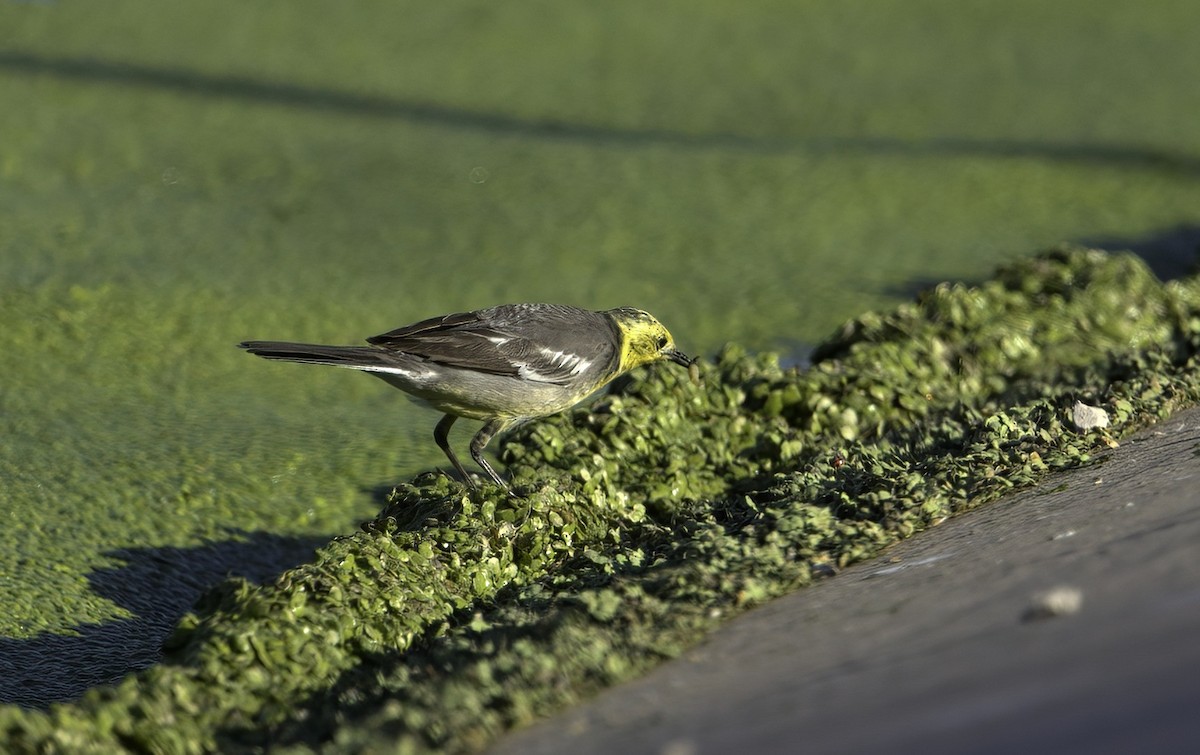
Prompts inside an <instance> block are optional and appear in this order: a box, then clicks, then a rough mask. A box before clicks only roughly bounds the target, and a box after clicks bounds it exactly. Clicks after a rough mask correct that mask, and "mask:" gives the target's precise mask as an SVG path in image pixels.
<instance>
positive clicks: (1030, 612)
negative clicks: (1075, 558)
mask: <svg viewBox="0 0 1200 755" xmlns="http://www.w3.org/2000/svg"><path fill="white" fill-rule="evenodd" d="M1082 607H1083V591H1082V590H1080V589H1079V588H1077V587H1068V586H1065V585H1060V586H1058V587H1053V588H1051V589H1049V590H1045V591H1044V592H1039V593H1037V594H1035V595H1034V596H1033V599H1032V600H1031V601H1030V603H1029V607H1028V608H1026V609H1025V613H1024V614H1023V615H1022V617H1021V618H1022V620H1023V621H1039V620H1041V619H1053V618H1055V617H1057V616H1070V615H1072V614H1076V613H1079V609H1080V608H1082Z"/></svg>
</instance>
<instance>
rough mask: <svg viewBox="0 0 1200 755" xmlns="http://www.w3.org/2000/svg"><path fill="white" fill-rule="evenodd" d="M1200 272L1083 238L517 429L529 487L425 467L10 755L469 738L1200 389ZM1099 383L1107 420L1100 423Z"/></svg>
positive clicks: (392, 745)
mask: <svg viewBox="0 0 1200 755" xmlns="http://www.w3.org/2000/svg"><path fill="white" fill-rule="evenodd" d="M1198 352H1200V282H1198V281H1197V279H1194V278H1193V279H1189V280H1185V281H1182V282H1173V283H1168V284H1162V283H1160V282H1159V281H1157V280H1156V279H1155V278H1154V276H1153V275H1151V273H1150V272H1149V271H1148V270H1147V269H1146V267H1145V266H1144V265H1143V264H1142V263H1141V262H1140V261H1139V260H1138V259H1136V258H1134V257H1132V256H1129V255H1119V254H1118V255H1110V254H1106V253H1103V252H1099V251H1095V250H1087V249H1079V248H1062V249H1057V250H1053V251H1051V252H1047V253H1044V254H1041V255H1038V256H1035V257H1033V258H1030V259H1027V260H1023V261H1020V262H1017V263H1015V264H1013V265H1010V266H1007V267H1005V268H1003V269H1001V270H999V271H998V272H997V274H996V276H995V277H994V278H993V279H992V280H989V281H987V282H985V283H983V284H981V285H978V286H967V285H964V284H949V283H947V284H941V285H938V286H936V287H934V288H932V289H930V290H928V291H926V292H924V293H923V294H921V295H920V296H919V297H917V299H916V300H915V301H913V302H911V303H909V304H906V305H904V306H901V307H899V308H897V309H895V310H893V311H891V312H885V313H868V314H864V315H863V316H861V317H859V318H857V319H855V320H853V321H851V322H849V323H847V324H846V325H845V326H843V327H842V328H841V329H840V330H839V331H838V332H837V333H836V334H834V336H833V337H831V338H830V339H829V340H828V341H826V342H825V343H824V344H822V345H821V346H820V347H819V348H818V349H817V350H816V352H815V355H814V363H813V365H812V366H811V367H809V368H807V369H785V368H784V367H782V366H781V364H780V361H779V359H778V357H776V356H775V355H772V354H748V353H746V352H745V351H743V350H742V349H740V348H738V347H737V346H734V345H731V346H728V347H726V348H725V349H723V350H722V351H721V352H720V353H719V354H717V355H716V356H715V357H714V358H713V359H711V360H709V361H706V362H704V363H703V364H701V365H700V366H699V370H698V371H699V375H698V379H693V378H694V377H696V376H695V375H688V374H686V373H682V371H678V372H676V371H670V370H654V371H643V372H639V373H636V374H633V375H630V376H627V377H626V378H624V379H622V380H621V381H620V382H619V383H618V384H617V385H615V386H614V387H613V390H612V392H611V393H610V394H609V395H608V396H607V397H605V398H604V399H603V400H601V401H599V402H597V403H595V404H593V405H591V406H587V407H584V408H581V409H578V410H576V411H573V412H571V413H568V414H565V415H562V416H560V417H557V418H555V419H552V420H548V421H544V422H539V423H536V424H532V425H529V426H527V427H525V428H522V429H521V430H519V431H518V432H516V433H514V434H513V435H511V436H510V437H508V438H507V439H506V440H505V442H504V445H503V448H502V458H503V461H504V462H505V463H506V464H507V465H508V468H509V470H510V473H511V474H512V475H513V480H514V483H515V485H516V487H517V489H518V490H519V491H520V492H521V494H522V496H523V497H521V498H516V499H512V498H507V497H504V496H502V495H501V494H500V493H499V492H498V491H492V492H491V493H487V494H485V495H483V496H482V497H480V498H476V499H472V498H470V497H468V496H466V495H465V494H464V493H463V491H462V489H461V488H460V487H459V486H458V485H457V484H454V483H452V482H450V481H449V480H447V479H446V478H444V477H441V476H437V475H424V476H421V477H418V478H416V479H414V480H412V481H411V482H410V483H407V484H404V485H401V486H400V487H398V488H397V489H396V490H395V491H393V493H392V495H391V497H390V501H389V503H388V505H387V506H386V507H385V508H384V510H383V511H381V512H380V514H379V515H378V517H377V518H375V519H374V520H372V521H370V522H367V523H365V524H364V525H363V527H362V530H361V531H360V532H358V533H355V534H353V535H349V536H346V537H342V538H339V539H337V540H334V541H333V542H331V543H329V544H328V545H327V546H326V547H325V548H323V549H322V550H321V551H320V552H319V554H318V556H317V558H316V559H315V560H314V561H312V562H311V563H308V564H305V565H303V566H300V567H298V568H296V569H293V570H292V571H290V572H287V573H285V574H284V575H283V576H282V577H280V578H279V579H278V580H277V581H276V582H275V583H274V584H270V585H265V586H261V587H256V586H253V585H251V584H249V583H247V582H245V581H242V580H230V581H227V582H225V583H223V584H220V585H218V586H216V587H214V588H213V589H211V590H210V591H209V592H208V593H207V594H206V595H205V596H204V597H203V598H202V599H201V600H200V601H199V603H198V604H197V605H196V607H195V610H194V611H193V613H191V614H189V615H188V616H187V617H186V618H185V619H184V620H183V621H182V622H181V623H180V624H179V626H178V627H177V628H176V630H175V632H174V634H173V635H172V636H171V638H170V639H169V641H168V642H167V644H166V647H165V648H164V661H163V663H161V664H160V665H158V666H156V667H154V668H152V669H149V670H147V671H144V672H141V673H138V674H135V675H131V676H129V677H127V678H126V679H125V680H124V681H122V682H121V683H120V684H118V685H116V686H114V687H111V688H104V689H96V690H92V691H91V692H89V693H88V694H87V695H86V696H85V697H84V698H83V699H81V700H80V701H78V702H76V703H73V704H63V705H56V706H54V707H52V708H51V709H50V710H49V711H47V712H37V711H23V710H19V709H16V708H11V707H8V708H4V709H2V710H0V741H2V742H3V747H4V749H6V750H7V751H12V752H52V751H72V752H82V751H88V750H94V751H111V750H118V749H126V750H131V751H144V752H164V753H167V752H169V753H175V752H183V753H186V752H206V751H229V750H251V751H254V750H266V749H287V750H291V751H314V750H322V751H333V752H339V751H362V750H370V749H373V748H384V747H386V749H388V750H394V751H400V752H406V751H412V752H416V751H424V750H451V751H464V750H474V749H478V748H480V747H482V746H484V745H486V744H487V743H488V742H489V741H491V740H492V739H493V738H494V737H495V736H497V735H498V734H499V733H501V732H503V731H505V730H506V729H509V728H511V727H513V726H517V725H520V724H523V723H526V722H528V721H530V720H532V719H534V718H536V717H537V716H540V715H544V714H546V713H548V712H550V711H552V710H555V709H557V708H560V707H562V706H564V705H567V704H570V703H571V702H573V701H576V700H579V699H581V698H583V697H585V696H587V695H588V694H590V693H592V692H593V691H595V690H596V689H599V688H601V687H603V686H605V685H609V684H612V683H614V682H617V681H620V680H622V679H627V678H629V677H631V676H633V675H636V674H638V673H641V672H643V671H645V670H646V669H648V668H650V667H652V666H653V665H654V664H656V663H659V662H661V661H662V660H664V659H666V658H670V657H672V656H674V655H677V654H678V653H679V652H681V651H682V650H683V649H685V648H686V647H688V646H689V644H691V643H694V642H695V641H696V640H697V639H698V638H699V637H700V636H702V634H703V633H704V632H705V631H707V630H708V629H710V628H712V627H713V626H714V625H715V624H716V623H717V622H719V621H722V620H724V619H725V618H727V617H729V616H731V615H733V614H735V613H737V612H738V611H740V610H743V609H745V608H746V607H748V606H752V605H756V604H759V603H762V602H763V601H766V600H769V599H771V598H773V597H775V596H778V595H780V594H783V593H785V592H787V591H789V590H793V589H795V588H796V587H798V586H802V585H805V584H808V583H810V582H811V581H813V580H814V579H818V578H821V577H823V576H825V575H828V574H830V573H832V572H834V571H835V570H836V568H838V567H842V566H845V565H847V564H850V563H853V562H855V561H859V560H861V559H864V558H869V557H871V556H873V555H875V554H877V553H878V552H879V551H880V550H881V549H882V548H884V547H886V546H887V545H889V544H891V543H894V542H895V541H897V540H898V539H901V538H904V537H908V536H911V535H912V534H914V533H916V532H919V531H921V530H923V529H926V528H928V527H931V526H935V525H936V524H937V523H939V522H940V521H942V520H944V519H945V518H946V517H949V516H953V515H955V514H958V513H961V512H963V511H966V510H969V509H971V508H974V507H977V506H980V505H982V504H984V503H986V502H989V501H992V500H995V499H997V498H999V497H1000V496H1003V495H1005V494H1007V493H1009V492H1010V491H1012V490H1014V489H1018V488H1022V487H1027V486H1030V485H1036V484H1038V483H1039V482H1040V481H1042V480H1044V479H1046V477H1047V475H1049V474H1050V473H1052V472H1053V471H1054V470H1057V469H1062V468H1065V467H1071V466H1076V465H1079V464H1085V463H1089V462H1090V461H1091V460H1092V458H1093V454H1094V453H1095V452H1096V451H1097V450H1098V449H1103V448H1105V447H1106V446H1107V445H1109V444H1111V443H1113V442H1115V440H1116V439H1118V438H1120V437H1122V436H1124V435H1126V434H1128V433H1129V432H1131V431H1133V430H1135V429H1137V428H1139V427H1141V426H1143V425H1145V424H1147V423H1150V422H1153V421H1155V420H1156V419H1158V418H1161V417H1165V416H1167V415H1168V414H1170V413H1171V412H1172V411H1174V410H1176V409H1178V408H1180V407H1183V406H1187V405H1191V404H1194V403H1196V399H1197V396H1198V395H1200V370H1197V369H1196V358H1197V353H1198ZM1077 401H1082V402H1083V403H1085V404H1087V405H1090V406H1095V407H1099V408H1102V409H1104V410H1105V411H1106V412H1107V413H1108V415H1109V417H1110V424H1109V426H1108V427H1106V428H1100V427H1096V428H1092V429H1090V430H1087V431H1080V430H1078V429H1077V428H1076V426H1075V424H1074V423H1073V420H1072V408H1073V407H1074V405H1075V403H1076V402H1077Z"/></svg>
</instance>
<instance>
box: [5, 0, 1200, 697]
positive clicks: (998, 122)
mask: <svg viewBox="0 0 1200 755" xmlns="http://www.w3.org/2000/svg"><path fill="white" fill-rule="evenodd" d="M1197 28H1200V5H1197V4H1196V3H1195V2H1194V0H1178V1H1176V2H1170V1H1168V0H1160V1H1159V2H1155V3H1152V4H1146V3H1135V2H1117V1H1114V0H1060V1H1059V2H1054V3H1046V2H1040V1H1039V2H1033V1H1032V0H1009V1H1007V2H971V3H962V2H951V1H950V0H938V1H932V0H925V1H920V0H908V1H907V2H898V1H892V0H839V1H834V0H825V1H821V2H817V1H810V2H786V3H785V2H760V1H751V2H741V3H730V2H711V1H708V2H705V1H698V0H691V1H690V2H686V3H685V2H658V3H641V2H628V1H623V0H619V1H616V2H607V3H587V2H562V1H559V2H520V3H492V2H444V3H410V2H395V1H394V0H390V1H388V2H375V1H367V0H363V1H361V2H353V3H333V2H317V1H316V0H274V1H263V2H255V3H244V2H232V1H231V0H210V2H205V3H181V2H169V3H162V2H147V1H146V0H115V1H113V2H95V1H94V0H92V1H85V0H59V1H57V2H11V1H7V2H0V326H2V329H0V354H2V357H3V358H2V360H0V515H2V516H3V517H4V526H3V527H2V528H0V605H3V606H4V610H3V611H2V612H0V672H14V670H20V672H19V673H18V675H17V676H15V677H12V679H15V680H16V681H11V680H10V681H9V682H5V683H0V701H16V702H24V703H27V704H39V703H42V702H44V701H46V700H50V699H57V698H62V697H69V696H71V695H73V694H77V693H78V691H80V690H81V689H83V688H85V687H86V686H88V685H90V684H94V683H98V682H102V681H105V680H106V679H110V678H114V677H115V676H119V675H120V674H121V673H123V672H124V671H125V670H127V669H128V668H130V667H131V666H138V665H145V664H146V663H149V662H151V661H152V660H153V658H154V654H155V649H156V648H157V644H158V642H159V641H160V640H161V638H162V635H163V634H164V633H165V632H166V631H167V629H168V628H169V627H170V626H171V625H172V624H173V623H174V621H175V620H176V619H177V618H178V616H179V615H180V613H181V612H182V611H184V610H186V609H187V607H188V606H189V605H190V603H191V601H192V600H193V599H194V598H195V596H196V594H197V592H198V591H199V590H201V589H203V588H204V587H205V586H207V585H210V584H212V583H213V582H214V581H216V580H218V579H220V578H221V577H222V576H223V575H225V574H227V573H229V574H242V575H246V576H249V577H251V578H254V579H265V578H269V577H270V576H271V575H273V574H275V573H278V572H279V571H280V570H281V569H283V568H286V567H287V566H289V565H291V564H294V563H298V562H299V561H302V560H304V559H306V558H307V554H308V553H309V552H310V550H311V548H312V547H313V546H314V545H315V544H318V543H320V542H323V541H324V540H326V539H327V538H328V537H330V536H333V535H336V534H337V533H344V532H348V531H351V530H353V529H354V527H355V526H356V524H357V522H358V521H360V520H362V519H364V518H367V517H369V516H371V515H372V514H373V513H374V512H375V511H376V510H377V509H378V508H379V506H380V503H381V500H382V498H381V496H382V495H383V494H385V493H386V490H387V489H388V487H389V485H390V484H392V483H395V482H397V481H399V480H402V479H405V478H407V477H409V476H410V475H412V474H413V473H415V472H417V471H420V470H423V469H428V468H430V467H433V466H437V465H441V464H442V463H443V461H444V458H443V457H442V456H441V454H440V452H439V451H438V450H437V448H436V447H435V446H434V445H433V443H432V442H431V433H432V428H433V424H434V422H435V421H436V419H437V417H436V415H435V414H433V413H432V412H428V411H426V410H422V409H420V408H417V407H415V406H412V405H410V404H408V403H407V402H405V401H404V400H403V398H402V396H401V394H399V393H398V392H396V391H394V390H393V389H390V388H388V387H387V386H385V385H384V384H383V383H381V382H378V381H374V380H370V379H368V378H366V377H360V376H354V375H351V374H348V373H346V372H344V371H340V370H321V369H316V368H308V367H302V366H298V365H277V364H269V363H266V362H262V361H261V360H256V359H253V358H251V357H248V356H247V355H245V354H243V353H241V352H239V351H238V350H237V349H235V348H234V344H236V343H237V342H238V341H240V340H242V339H246V338H268V339H285V340H307V341H323V342H329V343H356V342H359V341H361V339H362V338H364V337H366V336H369V335H372V334H375V333H380V332H384V331H386V330H389V329H391V328H393V327H396V326H399V325H402V324H405V323H408V322H411V321H414V320H417V319H421V318H425V317H428V316H432V315H436V314H441V313H444V312H450V311H458V310H463V309H473V308H478V307H483V306H489V305H492V304H497V303H502V302H514V301H554V302H562V303H569V304H575V305H579V306H586V307H594V308H607V307H613V306H620V305H632V306H638V307H642V308H645V309H648V310H650V311H652V312H653V313H654V314H656V315H657V316H658V317H659V318H660V319H662V320H663V321H664V322H665V323H666V324H667V325H668V327H670V328H671V330H672V331H673V333H674V335H675V337H676V340H677V341H678V342H679V344H680V345H681V347H682V348H683V349H684V350H686V351H688V352H689V353H690V352H695V353H699V354H705V353H710V352H712V351H713V350H715V349H716V348H718V347H719V346H720V345H721V344H722V343H724V342H726V341H731V340H732V341H738V342H741V343H744V344H746V345H748V346H750V347H752V348H757V349H767V348H770V349H781V350H783V351H785V352H787V353H789V354H793V355H795V354H798V353H801V352H802V349H803V346H804V345H805V344H812V343H814V342H816V341H817V340H819V339H820V338H821V337H822V336H824V335H825V334H826V333H828V332H829V331H830V330H831V329H833V328H834V327H836V326H837V325H838V324H839V323H840V322H841V321H843V320H844V319H846V318H848V317H851V316H854V315H855V314H857V313H859V312H861V311H862V310H864V309H872V308H880V307H886V306H889V305H891V304H893V303H895V302H897V301H899V300H901V299H903V298H907V297H908V296H909V295H911V293H912V292H913V291H915V290H916V289H918V288H919V287H921V286H922V285H924V284H926V283H929V282H933V281H937V280H941V279H946V278H951V279H962V278H965V279H977V278H982V277H984V276H986V275H987V274H988V272H989V271H990V270H991V268H992V267H993V266H994V265H995V264H996V263H997V262H998V261H1000V260H1004V259H1009V258H1012V257H1014V256H1019V255H1024V254H1028V253H1030V252H1033V251H1035V250H1037V249H1040V248H1042V247H1045V246H1048V245H1051V244H1054V243H1057V242H1059V241H1063V240H1073V241H1087V242H1094V243H1100V244H1103V245H1106V246H1108V247H1110V248H1129V247H1132V248H1135V249H1137V250H1139V251H1141V252H1142V253H1143V254H1144V255H1145V256H1147V258H1148V259H1150V260H1151V262H1152V263H1153V264H1154V265H1155V266H1156V268H1157V269H1158V270H1159V271H1160V273H1161V274H1163V275H1172V274H1177V273H1179V272H1182V270H1183V269H1184V267H1185V266H1186V264H1187V261H1188V259H1189V255H1190V254H1191V252H1192V251H1193V250H1194V248H1195V247H1196V245H1197V243H1198V242H1200V129H1198V128H1197V127H1196V125H1195V124H1197V123H1200V86H1197V82H1200V56H1198V55H1196V54H1194V52H1193V48H1194V46H1195V39H1194V37H1195V31H1196V29H1197ZM460 424H461V426H460V427H457V428H456V432H455V435H454V438H453V440H454V441H455V442H456V443H459V444H462V443H463V441H465V439H466V437H467V436H468V434H469V433H470V432H473V431H474V427H473V426H471V425H470V423H460ZM29 669H35V670H36V672H35V671H30V670H29ZM14 673H15V672H14ZM5 676H11V673H0V677H5Z"/></svg>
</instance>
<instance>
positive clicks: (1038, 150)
mask: <svg viewBox="0 0 1200 755" xmlns="http://www.w3.org/2000/svg"><path fill="white" fill-rule="evenodd" d="M0 71H5V72H8V73H10V74H25V75H29V76H53V77H56V78H59V79H70V80H74V81H79V82H84V83H95V84H101V85H115V86H126V87H137V88H142V89H154V90H159V91H169V92H176V93H179V94H183V95H187V96H193V97H208V98H219V99H236V100H244V101H247V102H251V103H260V104H268V105H280V106H285V107H292V108H303V109H307V110H314V111H319V110H325V111H334V112H339V113H343V114H346V115H356V116H367V117H375V118H390V119H396V120H402V121H408V122H411V123H424V124H429V125H433V126H442V127H447V128H457V129H465V130H472V131H480V132H485V133H490V134H496V135H512V136H521V137H529V138H539V139H555V140H560V141H572V142H587V143H594V144H618V145H629V146H642V145H659V146H670V147H678V148H686V149H733V150H743V151H748V152H763V153H778V152H796V151H801V152H806V153H810V154H826V153H864V154H894V155H900V156H912V157H995V158H1023V159H1034V160H1042V161H1047V162H1064V163H1083V164H1094V165H1099V166H1106V167H1115V168H1131V169H1148V170H1156V171H1163V172H1167V173H1177V174H1182V175H1188V176H1193V177H1194V176H1197V175H1200V155H1192V154H1187V153H1182V152H1172V151H1170V150H1166V149H1158V148H1154V147H1145V146H1140V145H1127V144H1104V143H1095V144H1075V143H1066V142H1049V141H1034V140H1019V139H972V138H964V137H932V138H928V139H900V138H893V137H840V136H827V137H811V138H805V139H789V138H777V137H769V136H767V137H761V136H752V135H744V134H738V133H694V132H688V131H680V130H672V129H665V128H637V127H626V126H619V125H603V124H590V123H579V122H569V121H561V120H554V119H527V118H521V117H519V116H515V115H510V114H506V113H498V112H486V111H479V110H469V109H465V108H461V107H456V106H454V105H445V104H438V103H434V102H417V101H412V100H403V99H396V98H393V97H389V96H386V95H372V94H366V93H359V92H350V91H343V90H339V89H334V88H329V87H321V86H309V85H305V84H292V83H287V82H281V81H270V80H262V79H256V78H253V77H251V76H244V75H237V74H210V73H201V72H197V71H189V70H187V69H182V68H163V67H155V66H148V65H144V64H140V63H128V62H121V61H112V60H103V59H100V58H92V57H62V56H51V55H42V54H38V53H33V52H25V51H20V50H8V51H0Z"/></svg>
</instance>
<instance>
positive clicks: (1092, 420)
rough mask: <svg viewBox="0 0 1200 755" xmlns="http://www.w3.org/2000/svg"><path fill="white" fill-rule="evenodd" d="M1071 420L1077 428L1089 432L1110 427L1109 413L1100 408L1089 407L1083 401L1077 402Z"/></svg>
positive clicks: (1072, 408) (1072, 409) (1072, 410)
mask: <svg viewBox="0 0 1200 755" xmlns="http://www.w3.org/2000/svg"><path fill="white" fill-rule="evenodd" d="M1071 419H1072V420H1073V421H1074V422H1075V427H1078V428H1079V429H1080V430H1081V431H1083V432H1087V431H1088V430H1091V429H1093V428H1097V427H1108V412H1106V411H1104V410H1103V409H1101V408H1100V407H1098V406H1088V405H1087V404H1085V403H1083V402H1082V401H1076V402H1075V406H1073V407H1071Z"/></svg>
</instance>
